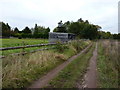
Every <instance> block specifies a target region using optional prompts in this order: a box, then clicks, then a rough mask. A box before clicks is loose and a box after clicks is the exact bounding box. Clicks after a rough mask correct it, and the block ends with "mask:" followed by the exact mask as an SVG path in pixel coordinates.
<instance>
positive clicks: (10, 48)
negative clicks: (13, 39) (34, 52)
mask: <svg viewBox="0 0 120 90" xmlns="http://www.w3.org/2000/svg"><path fill="white" fill-rule="evenodd" d="M50 45H57V44H56V43H48V44H37V45H25V46H17V47H6V48H0V51H5V50H13V49H24V48H31V47H40V46H50Z"/></svg>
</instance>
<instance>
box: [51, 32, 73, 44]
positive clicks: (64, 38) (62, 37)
mask: <svg viewBox="0 0 120 90" xmlns="http://www.w3.org/2000/svg"><path fill="white" fill-rule="evenodd" d="M74 39H75V34H72V33H56V32H49V42H50V43H56V42H58V41H60V42H68V41H70V40H74Z"/></svg>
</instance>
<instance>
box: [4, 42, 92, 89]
mask: <svg viewBox="0 0 120 90" xmlns="http://www.w3.org/2000/svg"><path fill="white" fill-rule="evenodd" d="M81 43H84V45H85V46H86V45H88V44H89V43H90V42H89V43H88V41H86V42H83V41H81ZM84 45H83V46H84ZM85 46H84V48H85ZM71 47H72V46H70V45H68V48H67V49H64V51H63V52H62V53H60V52H57V50H47V51H39V52H35V53H32V54H26V55H24V56H22V55H20V56H8V57H6V58H4V59H2V66H3V68H2V71H3V73H2V78H3V80H2V81H3V83H2V84H3V88H21V87H27V86H29V85H30V84H31V83H32V82H33V81H34V80H36V79H38V78H40V77H42V76H43V75H44V74H46V73H47V72H49V71H50V70H51V69H53V68H55V67H56V66H58V65H60V64H61V63H63V62H64V61H66V60H67V59H68V58H69V57H71V56H73V55H75V54H76V52H75V51H76V50H75V48H74V47H72V48H71ZM68 51H70V52H68Z"/></svg>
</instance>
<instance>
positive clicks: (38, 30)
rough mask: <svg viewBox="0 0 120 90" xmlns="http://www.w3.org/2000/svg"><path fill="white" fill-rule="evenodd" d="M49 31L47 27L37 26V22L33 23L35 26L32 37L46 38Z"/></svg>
mask: <svg viewBox="0 0 120 90" xmlns="http://www.w3.org/2000/svg"><path fill="white" fill-rule="evenodd" d="M49 32H50V29H49V27H48V28H45V27H43V26H37V24H35V28H34V31H33V37H34V38H48V36H49Z"/></svg>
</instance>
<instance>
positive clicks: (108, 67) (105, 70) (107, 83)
mask: <svg viewBox="0 0 120 90" xmlns="http://www.w3.org/2000/svg"><path fill="white" fill-rule="evenodd" d="M117 51H118V48H117V46H116V44H115V41H109V40H108V41H107V40H106V41H100V42H99V44H98V60H97V69H98V87H99V88H118V79H119V78H118V68H119V67H118V65H117V64H118V63H116V62H118V53H117Z"/></svg>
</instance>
